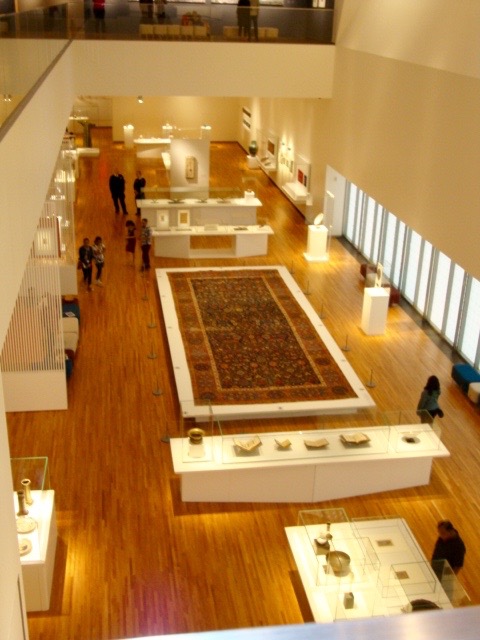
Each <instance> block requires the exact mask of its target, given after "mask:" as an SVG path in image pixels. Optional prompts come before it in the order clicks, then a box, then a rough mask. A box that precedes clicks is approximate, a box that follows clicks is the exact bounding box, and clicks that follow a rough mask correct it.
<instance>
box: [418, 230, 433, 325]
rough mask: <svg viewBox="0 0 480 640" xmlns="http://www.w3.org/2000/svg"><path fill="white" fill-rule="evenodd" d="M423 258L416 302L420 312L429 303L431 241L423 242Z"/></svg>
mask: <svg viewBox="0 0 480 640" xmlns="http://www.w3.org/2000/svg"><path fill="white" fill-rule="evenodd" d="M421 260H422V264H421V267H420V270H419V273H418V287H417V299H416V301H415V304H416V306H417V308H418V310H419V311H420V313H423V312H424V311H425V308H426V305H427V289H428V278H429V274H430V266H431V262H432V245H431V244H430V243H429V242H424V243H423V252H422V258H421Z"/></svg>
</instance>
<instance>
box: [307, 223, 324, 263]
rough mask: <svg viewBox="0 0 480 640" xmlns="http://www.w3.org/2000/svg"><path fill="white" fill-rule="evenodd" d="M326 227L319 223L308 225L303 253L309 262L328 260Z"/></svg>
mask: <svg viewBox="0 0 480 640" xmlns="http://www.w3.org/2000/svg"><path fill="white" fill-rule="evenodd" d="M327 241H328V229H327V227H326V226H325V225H323V224H321V225H319V226H316V225H314V224H309V225H308V240H307V252H306V253H304V254H303V255H304V256H305V258H306V259H307V260H308V261H310V262H325V261H326V260H328V253H327Z"/></svg>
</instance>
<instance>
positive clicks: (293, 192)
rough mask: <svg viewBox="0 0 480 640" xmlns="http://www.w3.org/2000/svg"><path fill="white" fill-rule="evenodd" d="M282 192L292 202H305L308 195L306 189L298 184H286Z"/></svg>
mask: <svg viewBox="0 0 480 640" xmlns="http://www.w3.org/2000/svg"><path fill="white" fill-rule="evenodd" d="M282 191H283V192H284V193H286V194H287V196H288V197H289V198H290V200H293V201H294V202H306V201H307V198H308V195H309V194H308V190H307V188H306V187H304V186H303V184H300V183H299V182H286V183H285V184H284V185H283V186H282Z"/></svg>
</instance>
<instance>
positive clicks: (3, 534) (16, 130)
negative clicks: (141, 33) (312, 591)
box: [0, 55, 75, 640]
mask: <svg viewBox="0 0 480 640" xmlns="http://www.w3.org/2000/svg"><path fill="white" fill-rule="evenodd" d="M74 97H75V96H74V93H73V89H72V82H71V75H70V64H69V56H68V55H67V56H66V57H65V58H64V59H62V60H61V61H60V62H59V63H58V65H57V66H56V67H55V69H54V70H53V71H52V72H51V74H50V75H49V77H48V78H47V79H46V80H45V81H44V82H43V84H42V86H41V87H40V88H39V89H38V91H37V92H36V93H35V95H34V96H33V98H32V99H31V100H30V102H29V104H28V105H27V106H26V108H25V109H24V110H23V111H22V112H21V113H20V115H19V117H18V119H17V120H16V122H15V123H14V125H13V126H12V127H11V128H10V129H9V130H8V131H7V133H6V134H5V135H4V137H3V139H2V142H1V144H0V166H1V167H2V172H1V185H2V188H1V189H0V211H1V215H0V246H1V251H0V272H1V273H2V304H1V306H0V344H3V341H4V339H5V333H6V331H7V329H8V325H9V322H10V317H11V314H12V310H13V307H14V304H15V300H16V298H17V294H18V290H19V287H20V283H21V281H22V277H23V271H24V268H25V264H26V261H27V257H28V255H29V252H30V247H31V244H32V241H33V237H34V233H35V229H36V227H37V221H38V218H39V217H40V214H41V212H42V210H43V205H44V202H45V196H46V194H47V191H48V187H49V184H50V179H51V176H52V171H53V169H54V167H55V163H56V160H57V156H58V151H59V149H60V146H61V141H62V137H63V132H64V130H65V126H66V123H67V119H68V115H69V113H70V109H71V105H72V103H73V100H74ZM12 491H13V487H12V479H11V470H10V452H9V446H8V439H7V427H6V418H5V409H4V401H3V391H2V392H1V393H0V513H1V514H2V517H1V518H0V567H1V568H2V569H1V571H0V594H1V597H0V635H1V637H2V640H3V638H5V639H6V640H17V639H20V638H23V637H24V636H23V631H22V629H21V616H20V613H19V598H18V588H17V579H18V577H19V576H20V578H21V572H20V563H19V555H18V547H17V534H16V528H15V514H14V510H13V509H12Z"/></svg>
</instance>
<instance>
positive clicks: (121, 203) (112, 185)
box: [108, 169, 147, 216]
mask: <svg viewBox="0 0 480 640" xmlns="http://www.w3.org/2000/svg"><path fill="white" fill-rule="evenodd" d="M146 185H147V181H146V180H145V178H144V177H143V176H142V172H141V171H137V173H136V177H135V180H134V181H133V193H134V195H135V201H137V200H143V198H144V197H145V187H146ZM108 186H109V189H110V194H111V196H112V200H113V206H114V208H115V213H120V208H121V209H122V212H123V215H124V216H128V210H127V205H126V204H125V178H124V177H123V175H122V174H121V173H120V171H119V170H118V169H115V171H114V172H113V173H112V175H111V176H110V179H109V181H108ZM136 215H137V216H139V215H140V207H139V206H138V205H137V212H136Z"/></svg>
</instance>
